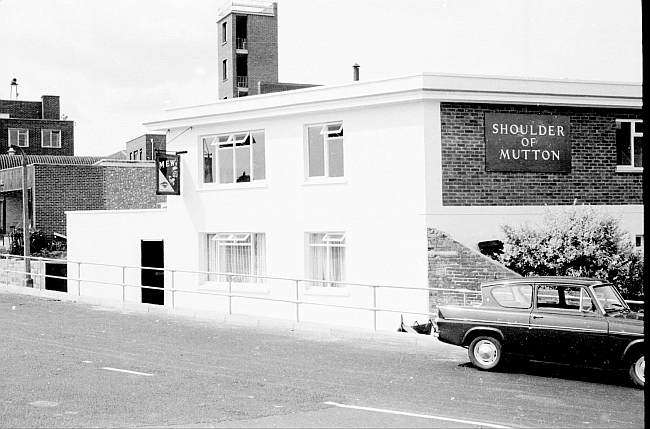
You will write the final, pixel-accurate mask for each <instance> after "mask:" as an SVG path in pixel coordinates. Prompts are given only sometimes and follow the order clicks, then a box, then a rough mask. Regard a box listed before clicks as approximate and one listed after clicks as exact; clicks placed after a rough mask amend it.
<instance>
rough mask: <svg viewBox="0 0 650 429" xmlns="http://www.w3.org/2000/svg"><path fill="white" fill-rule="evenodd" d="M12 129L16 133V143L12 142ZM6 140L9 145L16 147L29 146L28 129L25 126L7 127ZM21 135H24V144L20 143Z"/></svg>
mask: <svg viewBox="0 0 650 429" xmlns="http://www.w3.org/2000/svg"><path fill="white" fill-rule="evenodd" d="M12 131H13V132H15V134H16V140H17V142H16V143H12V139H11V134H12ZM7 134H8V135H7V141H8V142H9V146H10V147H11V146H17V147H29V130H28V129H27V128H9V129H8V130H7ZM21 135H23V136H24V137H25V142H26V143H25V144H24V145H22V144H20V137H21Z"/></svg>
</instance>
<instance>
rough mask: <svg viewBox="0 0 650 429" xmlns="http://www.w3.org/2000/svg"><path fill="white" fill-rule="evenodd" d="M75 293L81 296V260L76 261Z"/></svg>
mask: <svg viewBox="0 0 650 429" xmlns="http://www.w3.org/2000/svg"><path fill="white" fill-rule="evenodd" d="M77 295H79V296H81V262H77Z"/></svg>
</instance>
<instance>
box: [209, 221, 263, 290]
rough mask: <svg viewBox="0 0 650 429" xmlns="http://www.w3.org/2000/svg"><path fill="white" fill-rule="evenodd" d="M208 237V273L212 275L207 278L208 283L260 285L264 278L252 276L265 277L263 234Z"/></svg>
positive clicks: (244, 233) (220, 234)
mask: <svg viewBox="0 0 650 429" xmlns="http://www.w3.org/2000/svg"><path fill="white" fill-rule="evenodd" d="M207 238H208V254H207V261H208V264H207V265H208V266H207V270H208V271H209V272H210V273H214V274H208V275H207V278H208V280H209V281H220V282H226V281H229V280H232V281H233V282H236V283H262V282H263V280H264V279H262V278H260V277H255V276H264V275H266V249H265V244H266V243H265V236H264V234H258V233H249V232H243V233H242V232H238V233H233V232H222V233H217V234H207ZM216 273H219V274H216ZM226 274H228V275H226ZM251 276H253V277H251Z"/></svg>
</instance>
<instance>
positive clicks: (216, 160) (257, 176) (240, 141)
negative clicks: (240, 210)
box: [199, 129, 266, 188]
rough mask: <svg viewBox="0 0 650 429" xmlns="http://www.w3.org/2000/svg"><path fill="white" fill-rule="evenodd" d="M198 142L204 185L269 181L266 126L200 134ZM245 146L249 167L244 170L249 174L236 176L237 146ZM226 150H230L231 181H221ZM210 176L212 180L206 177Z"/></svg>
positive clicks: (249, 183) (241, 184)
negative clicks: (267, 175)
mask: <svg viewBox="0 0 650 429" xmlns="http://www.w3.org/2000/svg"><path fill="white" fill-rule="evenodd" d="M199 144H200V146H201V149H200V153H201V171H203V176H202V178H201V180H202V186H203V187H205V188H213V187H233V186H235V187H239V186H245V187H259V186H264V184H265V183H266V132H265V131H264V130H263V129H262V130H259V129H258V130H251V131H237V132H231V133H219V134H209V135H204V136H200V137H199ZM256 144H259V146H256ZM246 146H248V151H247V158H248V168H246V169H244V170H243V174H245V173H248V174H246V176H247V177H244V175H243V174H242V175H241V176H237V168H238V158H237V149H238V148H239V149H241V148H242V147H246ZM226 152H230V153H231V155H230V158H231V160H232V161H231V162H232V165H231V167H232V178H231V179H232V181H226V182H221V177H222V172H221V167H222V164H221V162H222V160H221V157H222V156H224V154H225V153H226ZM208 159H210V161H209V164H210V165H209V166H208V165H207V163H206V161H207V160H208ZM209 176H211V179H212V181H209V180H207V179H208V177H209ZM240 179H241V180H240Z"/></svg>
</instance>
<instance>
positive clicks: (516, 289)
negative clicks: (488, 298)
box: [492, 285, 533, 308]
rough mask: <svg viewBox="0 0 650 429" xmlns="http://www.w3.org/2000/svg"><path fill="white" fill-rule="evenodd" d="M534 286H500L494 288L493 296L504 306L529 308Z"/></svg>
mask: <svg viewBox="0 0 650 429" xmlns="http://www.w3.org/2000/svg"><path fill="white" fill-rule="evenodd" d="M532 295H533V288H532V286H530V285H514V286H500V287H495V288H493V289H492V296H493V297H494V299H495V300H496V301H497V302H498V303H499V305H501V306H503V307H512V308H529V307H530V303H531V302H532Z"/></svg>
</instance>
